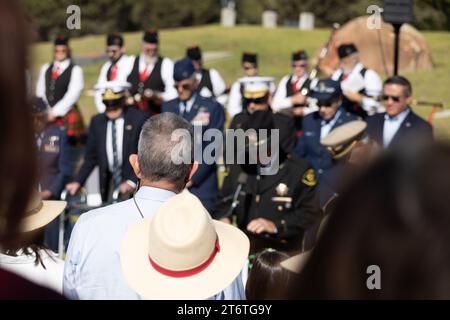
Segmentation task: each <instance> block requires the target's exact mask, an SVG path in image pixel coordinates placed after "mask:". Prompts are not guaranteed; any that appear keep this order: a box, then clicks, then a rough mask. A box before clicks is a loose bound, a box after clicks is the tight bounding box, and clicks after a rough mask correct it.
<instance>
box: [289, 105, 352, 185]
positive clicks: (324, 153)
mask: <svg viewBox="0 0 450 320" xmlns="http://www.w3.org/2000/svg"><path fill="white" fill-rule="evenodd" d="M340 110H342V111H341V114H340V115H339V118H338V119H337V121H336V122H335V124H334V125H333V127H332V128H331V130H333V129H334V128H336V127H339V126H340V125H343V124H344V123H347V122H350V121H354V120H358V119H359V118H358V117H357V116H355V115H354V114H351V113H349V112H348V111H345V110H343V108H342V107H341V108H340ZM321 123H322V118H321V117H320V115H319V112H318V111H316V112H313V113H310V114H309V115H307V116H306V117H304V118H303V129H302V134H301V136H300V138H299V139H298V140H297V144H296V146H295V148H294V154H295V155H297V156H298V157H301V158H304V159H306V160H307V161H308V162H309V163H310V164H311V165H312V167H313V168H314V170H315V171H316V173H317V176H318V179H319V181H320V179H321V176H322V174H323V173H324V172H325V171H326V170H328V169H330V168H331V167H332V166H333V159H332V158H331V154H330V152H329V151H328V150H327V149H326V148H325V147H324V146H322V145H321V144H320V131H321V127H322V125H321Z"/></svg>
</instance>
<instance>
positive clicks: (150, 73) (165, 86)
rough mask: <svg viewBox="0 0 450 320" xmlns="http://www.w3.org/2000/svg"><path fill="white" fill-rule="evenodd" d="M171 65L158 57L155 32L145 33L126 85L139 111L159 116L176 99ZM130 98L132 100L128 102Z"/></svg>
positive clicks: (156, 33) (167, 60)
mask: <svg viewBox="0 0 450 320" xmlns="http://www.w3.org/2000/svg"><path fill="white" fill-rule="evenodd" d="M172 76H173V62H172V60H170V59H169V58H167V57H161V56H160V55H159V35H158V31H157V30H155V29H149V30H147V31H145V32H144V35H143V37H142V43H141V53H140V54H139V55H138V56H137V57H136V58H135V59H134V64H133V68H132V69H131V73H130V74H129V76H128V78H127V81H128V82H129V83H131V88H130V89H129V93H130V95H131V96H130V97H128V99H127V100H130V101H131V102H132V103H131V104H133V105H134V106H135V107H137V108H138V109H139V110H141V111H145V112H148V113H149V114H150V115H155V114H158V113H160V112H161V105H162V104H163V102H164V101H169V100H172V99H175V98H176V97H177V92H176V89H175V88H174V86H173V84H174V83H173V78H172ZM130 98H131V99H130Z"/></svg>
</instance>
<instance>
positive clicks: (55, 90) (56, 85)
mask: <svg viewBox="0 0 450 320" xmlns="http://www.w3.org/2000/svg"><path fill="white" fill-rule="evenodd" d="M73 66H74V64H73V63H72V62H71V63H70V64H69V66H68V67H67V68H66V70H64V72H63V73H61V74H60V75H59V77H58V78H57V79H56V80H52V70H53V63H51V64H50V66H49V67H48V69H47V71H45V96H46V98H47V101H48V104H49V105H50V106H51V107H53V106H54V105H55V104H57V103H58V101H59V100H61V99H62V98H63V97H64V95H65V94H66V92H67V89H68V88H69V83H70V77H71V75H72V69H73Z"/></svg>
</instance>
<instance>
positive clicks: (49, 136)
mask: <svg viewBox="0 0 450 320" xmlns="http://www.w3.org/2000/svg"><path fill="white" fill-rule="evenodd" d="M32 112H33V114H32V115H33V123H34V132H35V139H36V146H37V148H38V155H39V171H40V175H39V178H40V179H39V189H40V193H41V197H42V199H43V200H59V199H60V195H61V191H62V190H63V188H64V185H65V184H66V182H67V181H68V180H69V179H70V175H71V171H72V170H71V162H70V158H69V153H68V151H69V150H68V140H67V134H66V132H65V131H64V130H62V129H61V128H59V127H58V126H56V125H55V124H54V123H52V122H49V121H48V114H47V113H48V108H47V106H46V104H45V102H44V101H43V100H42V99H41V98H38V97H35V98H34V99H33V109H32ZM58 230H59V221H58V220H56V221H53V222H52V223H50V224H49V225H48V226H47V228H46V231H45V243H46V245H47V246H48V247H49V248H50V249H52V250H53V251H57V250H58Z"/></svg>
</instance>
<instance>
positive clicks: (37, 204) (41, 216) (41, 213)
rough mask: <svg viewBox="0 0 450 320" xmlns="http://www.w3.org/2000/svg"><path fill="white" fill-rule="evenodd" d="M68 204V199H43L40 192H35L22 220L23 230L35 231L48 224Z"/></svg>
mask: <svg viewBox="0 0 450 320" xmlns="http://www.w3.org/2000/svg"><path fill="white" fill-rule="evenodd" d="M66 206H67V202H66V201H57V200H42V199H41V196H40V194H39V192H37V191H36V192H34V193H33V195H32V198H31V201H30V203H29V204H28V207H27V211H26V213H25V217H24V218H23V219H22V221H21V230H22V232H29V231H33V230H36V229H39V228H42V227H44V226H46V225H47V224H49V223H50V222H52V221H53V219H55V218H56V217H57V216H59V215H60V214H61V213H62V212H63V210H64V209H65V208H66Z"/></svg>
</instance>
